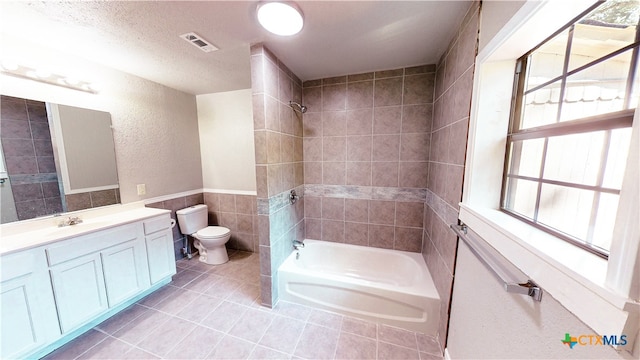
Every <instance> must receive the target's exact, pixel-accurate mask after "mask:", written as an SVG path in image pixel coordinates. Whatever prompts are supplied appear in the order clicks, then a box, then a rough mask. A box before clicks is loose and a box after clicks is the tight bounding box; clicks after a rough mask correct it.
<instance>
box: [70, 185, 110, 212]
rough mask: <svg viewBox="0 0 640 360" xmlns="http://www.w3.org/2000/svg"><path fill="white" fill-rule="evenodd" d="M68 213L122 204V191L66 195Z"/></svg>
mask: <svg viewBox="0 0 640 360" xmlns="http://www.w3.org/2000/svg"><path fill="white" fill-rule="evenodd" d="M64 198H65V200H66V202H67V211H76V210H83V209H90V208H94V207H100V206H107V205H114V204H119V203H120V190H119V189H109V190H99V191H89V192H85V193H79V194H67V195H65V197H64Z"/></svg>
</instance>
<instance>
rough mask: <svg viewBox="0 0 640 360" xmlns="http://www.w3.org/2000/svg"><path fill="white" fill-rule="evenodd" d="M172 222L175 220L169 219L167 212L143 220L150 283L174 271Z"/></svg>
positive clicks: (173, 273) (170, 274) (154, 282)
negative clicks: (163, 214)
mask: <svg viewBox="0 0 640 360" xmlns="http://www.w3.org/2000/svg"><path fill="white" fill-rule="evenodd" d="M172 222H173V223H172ZM172 224H175V221H174V220H171V218H170V217H169V215H168V214H167V215H166V216H158V217H156V218H154V219H150V220H146V221H145V222H144V235H145V243H146V245H147V256H148V259H149V277H150V280H151V284H152V285H153V284H156V283H157V282H159V281H161V280H162V279H165V278H166V277H167V276H172V275H175V273H176V260H175V255H174V254H173V234H172V232H171V229H172Z"/></svg>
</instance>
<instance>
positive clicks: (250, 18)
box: [0, 1, 470, 95]
mask: <svg viewBox="0 0 640 360" xmlns="http://www.w3.org/2000/svg"><path fill="white" fill-rule="evenodd" d="M257 3H258V2H257V1H195V2H185V1H104V2H103V1H100V2H98V1H88V2H24V1H15V2H14V1H0V33H1V35H2V36H3V37H10V38H12V39H13V40H15V39H25V40H26V41H29V42H30V43H36V44H39V45H43V46H47V47H51V48H54V49H56V50H60V51H64V52H65V53H70V54H74V55H77V56H80V57H82V58H85V59H88V60H92V61H94V62H97V63H100V64H103V65H106V66H109V67H112V68H115V69H118V70H121V71H125V72H127V73H131V74H134V75H137V76H140V77H142V78H145V79H149V80H152V81H155V82H158V83H161V84H164V85H166V86H169V87H172V88H175V89H178V90H182V91H185V92H188V93H191V94H196V95H198V94H207V93H214V92H221V91H231V90H237V89H246V88H249V87H250V86H251V76H250V67H249V47H250V45H251V44H255V43H260V42H263V43H264V44H265V45H266V46H267V47H268V48H269V49H271V50H272V51H273V52H274V54H276V56H278V57H279V58H280V59H281V60H282V61H283V62H284V63H285V64H287V65H288V66H289V68H290V69H291V70H292V71H293V72H294V73H295V74H296V75H298V77H300V78H301V79H302V80H311V79H318V78H323V77H331V76H338V75H345V74H353V73H360V72H368V71H374V70H382V69H391V68H398V67H404V66H411V65H419V64H426V63H436V62H437V61H438V59H439V57H440V56H441V55H442V53H443V52H444V51H445V49H446V46H447V44H448V43H449V41H450V40H451V39H452V38H453V36H454V33H453V32H454V31H455V29H456V27H457V25H458V24H459V23H460V22H461V21H462V17H463V16H464V12H465V11H466V9H467V8H468V7H469V4H470V3H469V2H468V1H409V2H404V1H352V2H348V1H300V2H298V5H299V7H300V8H301V9H302V11H303V13H304V17H305V25H304V28H303V30H302V31H301V32H300V33H299V34H297V35H294V36H291V37H278V36H276V35H271V34H269V33H267V32H266V31H265V30H263V29H262V28H261V27H260V26H259V25H258V24H257V21H256V20H255V8H256V5H257ZM187 32H195V33H197V34H199V35H200V36H202V37H203V38H205V39H206V40H208V41H210V42H211V43H213V44H214V45H215V46H217V47H218V48H220V50H218V51H215V52H211V53H205V52H202V51H200V50H199V49H197V48H196V47H194V46H192V45H190V44H188V43H187V42H185V41H184V40H182V39H181V38H179V35H181V34H184V33H187ZM5 55H6V54H5ZM2 56H3V52H0V59H1V58H2Z"/></svg>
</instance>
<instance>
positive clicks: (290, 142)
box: [251, 45, 304, 307]
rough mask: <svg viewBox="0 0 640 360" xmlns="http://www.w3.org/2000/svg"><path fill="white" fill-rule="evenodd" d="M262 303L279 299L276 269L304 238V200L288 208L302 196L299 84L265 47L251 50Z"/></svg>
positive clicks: (300, 99)
mask: <svg viewBox="0 0 640 360" xmlns="http://www.w3.org/2000/svg"><path fill="white" fill-rule="evenodd" d="M251 89H252V96H253V119H254V144H255V152H256V185H257V193H258V199H257V203H258V206H257V214H258V239H259V240H258V241H259V248H260V250H259V251H260V281H261V297H262V299H261V301H262V304H263V305H265V306H268V307H271V306H273V305H275V303H276V302H277V299H278V293H277V281H278V278H277V276H278V273H277V269H278V267H279V266H280V265H281V264H282V262H283V261H284V259H285V258H286V257H287V256H288V255H289V254H290V253H291V250H292V241H293V239H300V238H302V237H303V235H304V221H303V218H304V211H303V209H304V199H302V198H301V199H300V201H298V202H297V203H296V204H295V205H293V206H292V205H291V204H289V201H288V198H289V192H290V191H291V190H296V191H297V192H298V193H299V194H300V195H302V193H303V192H304V190H303V189H304V175H303V171H304V168H303V163H302V160H303V158H302V152H303V148H302V115H301V114H300V113H298V112H295V111H294V110H293V109H292V108H291V107H290V106H289V101H290V100H292V101H295V102H298V103H300V102H301V101H302V82H301V81H300V79H298V77H297V76H296V75H295V74H293V73H292V72H291V70H289V69H288V68H287V66H286V65H285V64H284V63H282V62H281V61H280V60H278V58H276V57H275V55H273V53H271V52H270V51H269V50H268V49H267V48H266V47H264V46H262V45H255V46H252V48H251Z"/></svg>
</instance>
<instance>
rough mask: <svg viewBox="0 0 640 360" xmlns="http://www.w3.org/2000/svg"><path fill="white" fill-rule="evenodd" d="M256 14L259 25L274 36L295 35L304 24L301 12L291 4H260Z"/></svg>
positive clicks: (275, 2) (276, 2) (274, 2)
mask: <svg viewBox="0 0 640 360" xmlns="http://www.w3.org/2000/svg"><path fill="white" fill-rule="evenodd" d="M257 14H258V22H260V25H262V27H263V28H265V29H267V30H268V31H269V32H272V33H274V34H276V35H281V36H290V35H295V34H297V33H299V32H300V30H302V26H303V24H304V19H303V17H302V11H301V10H300V9H299V8H298V6H297V5H295V4H294V3H292V2H278V1H273V2H260V3H259V4H258V9H257Z"/></svg>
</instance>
